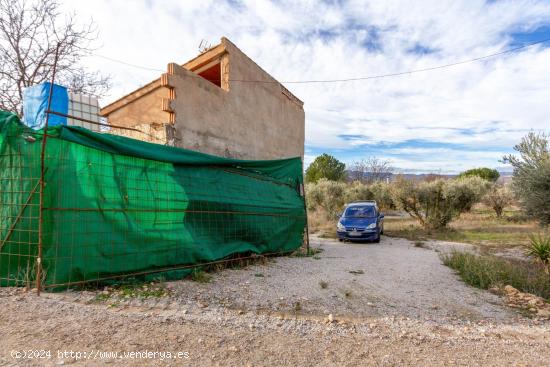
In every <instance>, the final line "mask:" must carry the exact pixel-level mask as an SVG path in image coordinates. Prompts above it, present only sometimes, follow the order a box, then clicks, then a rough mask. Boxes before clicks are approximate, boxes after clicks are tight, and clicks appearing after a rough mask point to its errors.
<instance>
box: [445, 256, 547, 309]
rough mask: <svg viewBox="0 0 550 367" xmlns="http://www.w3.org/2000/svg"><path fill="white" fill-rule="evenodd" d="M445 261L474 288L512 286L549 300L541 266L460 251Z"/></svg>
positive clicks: (545, 277) (544, 275)
mask: <svg viewBox="0 0 550 367" xmlns="http://www.w3.org/2000/svg"><path fill="white" fill-rule="evenodd" d="M442 260H443V263H444V264H445V265H447V266H449V267H450V268H452V269H455V270H456V271H457V272H458V274H459V276H460V277H461V278H462V280H463V281H464V282H466V283H467V284H469V285H471V286H474V287H477V288H482V289H488V288H491V287H501V286H504V285H511V286H513V287H514V288H517V289H519V290H520V291H522V292H528V293H532V294H536V295H537V296H540V297H543V298H547V299H548V298H550V282H549V281H548V274H546V272H545V271H544V268H543V267H542V266H533V264H530V263H528V262H525V261H519V260H518V261H511V260H506V259H503V258H500V257H496V256H477V255H474V254H471V253H467V252H459V251H453V252H451V253H449V254H446V255H443V256H442Z"/></svg>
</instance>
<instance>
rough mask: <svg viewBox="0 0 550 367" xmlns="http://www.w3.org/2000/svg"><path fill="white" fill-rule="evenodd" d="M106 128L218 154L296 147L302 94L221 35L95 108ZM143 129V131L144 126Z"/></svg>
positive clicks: (272, 154) (282, 151)
mask: <svg viewBox="0 0 550 367" xmlns="http://www.w3.org/2000/svg"><path fill="white" fill-rule="evenodd" d="M101 115H102V116H104V117H106V118H107V119H108V122H109V123H110V124H112V125H116V126H124V127H132V128H135V129H137V130H140V131H141V132H137V131H128V130H122V129H116V128H114V129H113V130H112V132H113V133H116V134H120V135H126V136H130V137H133V138H137V139H141V140H147V141H151V142H154V143H160V144H167V145H172V146H177V147H181V148H186V149H191V150H196V151H200V152H204V153H208V154H214V155H218V156H225V157H232V158H241V159H277V158H287V157H297V156H301V157H303V155H304V125H305V115H304V108H303V102H302V101H300V100H299V99H298V98H296V97H295V96H294V95H293V94H292V93H290V92H289V91H288V90H287V89H286V88H285V87H284V86H283V85H281V84H280V83H279V82H277V81H276V80H275V79H274V78H273V77H272V76H270V75H269V74H268V73H266V72H265V71H264V70H263V69H262V68H260V67H259V66H258V65H257V64H256V63H255V62H254V61H252V60H251V59H250V58H249V57H248V56H246V55H245V54H244V53H243V52H242V51H241V50H239V49H238V48H237V47H236V46H235V45H234V44H233V43H231V42H230V41H229V40H228V39H226V38H222V39H221V43H220V44H219V45H217V46H215V47H213V48H211V49H209V50H208V51H206V52H204V53H202V54H200V55H199V56H197V57H195V58H194V59H192V60H190V61H188V62H187V63H185V64H183V65H181V66H180V65H178V64H174V63H171V64H168V70H167V72H166V73H164V74H162V75H161V76H160V78H158V79H156V80H153V81H152V82H150V83H149V84H147V85H145V86H143V87H141V88H139V89H137V90H135V91H134V92H132V93H130V94H128V95H126V96H124V97H122V98H120V99H119V100H117V101H115V102H113V103H111V104H110V105H108V106H106V107H104V108H103V109H102V110H101ZM144 133H145V134H144Z"/></svg>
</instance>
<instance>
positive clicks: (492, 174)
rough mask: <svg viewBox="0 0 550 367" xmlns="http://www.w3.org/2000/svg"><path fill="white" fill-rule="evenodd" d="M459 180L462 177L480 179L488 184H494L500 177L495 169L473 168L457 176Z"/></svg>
mask: <svg viewBox="0 0 550 367" xmlns="http://www.w3.org/2000/svg"><path fill="white" fill-rule="evenodd" d="M458 177H459V178H462V177H480V178H482V179H484V180H487V181H489V182H496V181H497V180H498V178H499V177H500V173H498V171H497V170H496V169H492V168H487V167H482V168H473V169H469V170H467V171H464V172H462V173H461V174H460V175H458Z"/></svg>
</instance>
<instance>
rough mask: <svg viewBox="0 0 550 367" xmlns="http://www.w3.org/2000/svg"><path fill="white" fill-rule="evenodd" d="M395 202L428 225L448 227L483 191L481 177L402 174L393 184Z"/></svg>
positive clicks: (435, 227) (430, 226)
mask: <svg viewBox="0 0 550 367" xmlns="http://www.w3.org/2000/svg"><path fill="white" fill-rule="evenodd" d="M391 192H392V199H393V203H394V204H395V206H396V207H397V208H399V209H401V210H404V211H405V212H407V213H408V214H409V215H410V216H411V217H413V218H415V219H416V220H417V221H418V222H419V223H420V224H421V225H422V226H424V227H425V228H432V229H438V228H444V227H446V226H447V224H448V223H449V222H450V221H451V220H452V219H453V218H456V217H457V216H458V215H459V214H460V213H461V212H463V211H466V210H468V209H469V208H471V206H472V205H473V204H474V203H475V202H476V201H478V200H479V198H480V197H481V195H482V193H483V189H482V187H481V186H480V179H479V178H463V179H459V180H448V181H445V180H441V179H436V180H434V181H423V182H415V181H410V180H405V179H403V178H398V179H397V180H396V181H395V182H394V183H393V185H392V186H391Z"/></svg>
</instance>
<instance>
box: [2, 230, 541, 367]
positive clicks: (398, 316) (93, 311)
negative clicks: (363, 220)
mask: <svg viewBox="0 0 550 367" xmlns="http://www.w3.org/2000/svg"><path fill="white" fill-rule="evenodd" d="M313 242H314V246H316V247H320V248H322V249H323V250H324V251H323V252H321V253H319V254H318V255H316V256H315V257H307V258H299V257H298V258H277V259H276V262H271V263H268V264H265V265H256V266H251V267H248V268H246V269H240V270H225V271H222V272H219V273H217V274H214V278H213V280H212V282H210V283H207V284H201V283H197V282H192V281H188V280H185V281H178V282H171V283H168V284H167V287H168V288H169V289H170V292H171V293H170V296H168V297H163V298H160V299H147V300H141V299H123V300H115V299H112V298H110V299H108V300H102V301H98V297H97V294H96V293H93V292H66V293H61V294H45V295H43V296H42V297H40V298H38V297H36V296H35V295H31V294H24V293H22V292H21V291H19V290H15V289H1V290H0V309H1V312H0V366H3V365H7V366H9V365H56V364H75V365H104V364H107V363H108V364H115V365H140V366H145V365H166V364H173V365H189V366H211V365H214V366H215V365H220V366H237V365H239V366H240V365H250V366H272V365H289V366H294V365H300V366H317V365H321V366H364V365H375V366H378V365H388V366H393V365H411V364H414V365H420V366H424V365H426V366H427V365H495V366H502V365H522V366H523V365H533V366H541V365H548V364H549V362H548V350H550V325H549V324H548V323H542V322H541V323H538V322H536V321H534V320H530V319H526V318H524V317H522V316H521V315H520V314H518V313H516V312H514V311H512V310H510V309H508V308H507V307H506V306H504V305H503V301H502V299H500V298H499V297H498V296H495V295H493V294H490V293H488V292H484V291H480V290H477V289H473V288H470V287H468V286H466V285H464V284H463V283H461V282H460V281H459V280H458V279H457V278H456V276H455V275H454V274H453V273H452V271H451V270H450V269H448V268H446V267H445V266H443V265H442V264H441V262H440V260H439V256H438V253H437V252H435V251H433V250H430V249H424V248H418V247H415V246H414V245H413V244H412V243H411V242H409V241H407V240H401V239H395V238H383V240H382V243H381V244H341V243H338V242H334V241H329V240H321V239H315V240H314V241H313ZM435 245H436V246H435V247H437V244H435ZM329 315H330V316H329ZM330 320H332V322H330ZM25 350H27V351H28V350H45V351H50V353H51V357H50V358H44V359H40V360H38V359H15V358H13V357H14V356H15V357H17V356H21V352H22V351H25ZM63 351H66V352H71V351H72V352H73V354H72V355H67V354H66V355H63V354H59V352H63ZM76 352H78V353H80V354H75V353H76ZM109 352H111V353H110V354H108V353H109ZM114 352H118V353H119V354H118V355H116V356H115V354H114ZM132 352H134V354H131V353H132ZM153 352H156V353H157V354H156V355H153V354H151V353H153ZM160 352H162V353H164V354H161V353H160ZM167 352H170V353H171V354H172V355H171V356H170V357H172V358H169V359H166V358H167V357H168V355H167V354H166V353H167ZM17 353H20V354H17ZM122 353H126V354H125V355H124V354H122ZM148 353H149V354H148ZM177 353H180V355H179V356H178V355H177ZM185 353H187V354H185ZM162 358H165V359H162Z"/></svg>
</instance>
